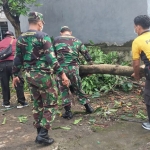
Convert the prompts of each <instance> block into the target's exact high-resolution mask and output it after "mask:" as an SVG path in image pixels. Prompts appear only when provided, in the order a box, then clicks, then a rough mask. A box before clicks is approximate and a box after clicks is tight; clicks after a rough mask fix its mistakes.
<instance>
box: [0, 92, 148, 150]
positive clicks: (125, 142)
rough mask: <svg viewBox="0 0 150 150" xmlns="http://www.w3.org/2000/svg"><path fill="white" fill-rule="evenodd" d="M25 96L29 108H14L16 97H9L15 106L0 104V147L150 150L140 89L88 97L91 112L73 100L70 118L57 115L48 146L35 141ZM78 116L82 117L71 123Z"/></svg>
mask: <svg viewBox="0 0 150 150" xmlns="http://www.w3.org/2000/svg"><path fill="white" fill-rule="evenodd" d="M26 96H27V101H28V102H29V103H30V106H29V107H26V108H23V109H17V108H16V102H15V101H14V99H15V96H12V106H13V107H14V108H12V109H10V110H7V111H6V110H4V109H3V107H0V150H38V149H41V150H150V131H147V130H144V129H143V128H142V127H141V122H143V121H146V118H145V116H146V110H145V105H144V103H143V99H142V97H141V95H140V91H139V90H136V91H135V90H133V91H132V92H130V93H124V92H115V93H109V94H107V95H104V96H101V97H100V98H94V99H91V102H92V106H93V107H94V108H95V110H96V111H95V113H93V114H91V115H87V114H85V113H84V112H85V110H84V108H83V107H82V106H80V105H78V103H77V102H76V105H75V106H73V111H74V113H75V115H74V118H73V119H71V120H65V119H63V118H61V117H60V116H61V115H58V116H57V117H56V120H55V121H54V123H53V130H52V131H50V132H49V135H50V137H53V138H54V139H55V143H54V144H52V145H51V146H47V147H42V146H40V145H37V144H35V143H34V140H35V137H36V130H35V129H34V128H33V126H32V122H33V118H32V112H31V111H32V102H31V101H30V98H29V97H28V94H26ZM0 101H2V100H0ZM139 111H140V113H139ZM60 112H63V110H62V109H61V108H60ZM141 114H142V115H141ZM20 115H23V116H24V117H25V118H26V117H27V120H26V119H25V122H24V123H20V122H19V119H18V117H19V116H20ZM140 115H141V116H140ZM4 118H5V119H6V122H5V121H4ZM79 119H82V120H81V121H80V122H79V123H77V122H76V123H77V124H73V123H74V121H75V120H76V121H77V120H79ZM2 123H4V124H3V125H2ZM61 127H65V128H61ZM66 127H67V128H66ZM66 129H68V130H66Z"/></svg>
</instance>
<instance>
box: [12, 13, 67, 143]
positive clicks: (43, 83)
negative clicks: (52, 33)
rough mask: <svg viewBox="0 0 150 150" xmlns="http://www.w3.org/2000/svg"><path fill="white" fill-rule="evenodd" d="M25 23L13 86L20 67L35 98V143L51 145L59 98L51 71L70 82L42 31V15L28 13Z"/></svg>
mask: <svg viewBox="0 0 150 150" xmlns="http://www.w3.org/2000/svg"><path fill="white" fill-rule="evenodd" d="M28 21H29V30H28V31H26V32H24V33H23V34H22V35H21V36H20V37H19V38H18V41H17V46H16V56H15V59H14V66H13V74H14V78H13V85H14V86H16V84H17V82H19V78H18V72H19V70H20V69H21V68H22V67H23V68H24V70H25V75H26V80H27V82H28V84H29V86H30V89H31V93H32V96H33V98H34V102H33V117H34V120H35V121H34V123H33V125H34V126H35V127H36V128H37V133H38V135H37V137H36V140H35V142H36V143H39V144H44V145H50V144H52V143H53V142H54V140H53V139H52V138H49V136H48V130H49V129H50V127H51V123H52V121H53V120H54V118H55V114H56V112H57V96H58V95H57V93H58V90H57V86H56V81H55V75H54V72H55V73H56V74H57V75H58V76H59V77H60V78H61V79H62V80H63V81H62V83H63V85H66V86H68V83H69V80H68V78H67V77H66V75H65V73H64V72H63V69H62V68H61V67H60V65H59V63H58V62H57V59H56V57H55V53H54V49H53V46H52V43H51V39H50V37H49V36H48V35H47V34H46V33H44V32H42V30H43V26H44V20H43V15H42V14H41V13H38V12H30V13H29V15H28ZM53 70H54V72H53Z"/></svg>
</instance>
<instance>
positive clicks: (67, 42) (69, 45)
mask: <svg viewBox="0 0 150 150" xmlns="http://www.w3.org/2000/svg"><path fill="white" fill-rule="evenodd" d="M53 45H54V50H55V53H56V57H57V60H58V62H59V63H60V65H61V66H68V65H79V61H78V57H79V52H80V53H81V54H82V55H83V56H84V58H85V59H86V61H91V60H92V59H91V56H90V55H89V53H88V51H87V48H86V47H85V45H84V44H83V43H82V42H81V41H80V40H78V39H77V38H75V37H73V36H68V35H66V36H58V37H56V38H55V39H54V42H53Z"/></svg>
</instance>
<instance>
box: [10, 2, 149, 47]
mask: <svg viewBox="0 0 150 150" xmlns="http://www.w3.org/2000/svg"><path fill="white" fill-rule="evenodd" d="M39 2H40V3H42V4H43V5H42V6H40V7H38V8H37V7H32V8H31V10H33V11H38V12H41V13H43V14H44V18H45V22H46V24H45V26H44V32H47V33H48V34H49V35H50V36H54V37H55V36H57V35H59V31H60V27H61V26H64V25H67V26H69V27H70V28H71V30H72V31H73V35H74V36H76V37H78V38H79V39H81V40H82V41H83V42H84V43H89V40H92V41H93V42H94V43H103V42H105V43H108V44H116V45H121V44H123V43H125V42H127V41H130V40H132V39H134V38H135V36H136V35H135V34H134V29H133V19H134V17H136V16H137V15H140V14H149V15H150V0H39ZM20 20H21V29H22V32H24V31H26V30H27V29H28V22H27V17H23V16H22V17H21V19H20ZM8 27H9V30H13V28H12V26H11V24H10V23H9V22H8Z"/></svg>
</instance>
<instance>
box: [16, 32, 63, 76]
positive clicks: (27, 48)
mask: <svg viewBox="0 0 150 150" xmlns="http://www.w3.org/2000/svg"><path fill="white" fill-rule="evenodd" d="M22 67H23V68H24V70H29V71H34V72H39V71H41V72H43V73H51V72H52V71H53V70H54V71H55V72H56V73H57V74H61V73H62V72H63V71H62V70H63V69H62V68H61V67H60V65H59V63H58V61H57V59H56V56H55V53H54V48H53V45H52V42H51V39H50V37H49V36H48V35H47V34H46V33H44V32H40V31H36V30H28V31H27V32H25V33H23V34H22V35H21V36H20V37H19V38H18V40H17V44H16V55H15V59H14V65H13V74H14V76H17V75H18V72H19V71H20V69H21V68H22Z"/></svg>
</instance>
